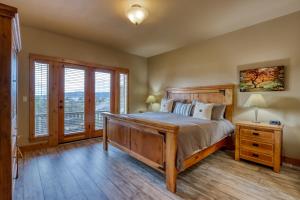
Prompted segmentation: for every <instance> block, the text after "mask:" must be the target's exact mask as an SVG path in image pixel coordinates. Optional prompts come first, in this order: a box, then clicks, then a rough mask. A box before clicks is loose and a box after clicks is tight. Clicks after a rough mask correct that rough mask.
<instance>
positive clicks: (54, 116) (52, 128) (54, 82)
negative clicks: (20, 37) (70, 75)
mask: <svg viewBox="0 0 300 200" xmlns="http://www.w3.org/2000/svg"><path fill="white" fill-rule="evenodd" d="M34 61H36V62H39V61H40V62H42V63H47V64H49V122H48V124H49V134H48V136H45V137H42V138H38V139H37V138H35V137H34V136H35V135H34V130H33V129H32V128H30V136H29V138H30V142H44V143H48V144H49V145H50V146H56V145H58V144H59V143H60V142H61V141H60V138H59V137H60V134H59V128H60V127H59V124H60V122H59V119H58V118H59V114H60V111H59V100H60V99H58V97H59V96H61V94H60V92H61V91H60V90H61V89H60V87H62V86H63V85H62V84H61V81H62V80H63V79H62V78H64V77H61V72H60V70H61V68H62V67H63V66H64V65H69V66H79V67H85V68H86V69H87V71H86V72H87V73H86V74H88V79H87V80H89V81H88V83H87V84H89V85H90V87H89V90H88V92H89V94H90V104H89V105H88V107H89V109H90V110H91V112H92V111H93V109H94V108H93V105H92V103H93V101H94V99H93V95H92V93H93V88H94V82H93V81H94V80H93V79H94V77H93V74H94V72H95V71H103V72H105V71H107V72H111V73H112V76H111V89H112V92H111V102H112V105H111V112H112V113H118V112H119V104H120V99H119V92H120V90H119V88H120V86H119V84H120V83H119V76H120V74H127V78H128V80H127V81H128V91H127V111H128V109H129V70H128V69H127V68H122V67H118V66H105V65H101V64H94V63H88V62H82V61H78V60H71V59H65V58H60V57H53V56H44V55H39V54H32V53H31V54H29V62H30V63H29V64H30V69H32V67H33V63H34ZM33 81H34V74H33V75H32V72H30V87H31V88H32V82H33ZM31 93H32V92H31V90H30V94H29V99H30V100H31V99H32V97H33V96H32V94H31ZM59 98H61V97H59ZM33 111H34V110H32V105H31V106H30V119H29V120H30V127H33V126H34V124H33V126H32V123H33V122H34V115H32V113H33ZM92 113H93V112H92ZM93 118H94V117H93V114H91V115H90V116H89V117H86V119H88V121H89V124H90V127H91V129H90V130H89V133H88V138H89V137H99V136H101V133H102V131H97V132H99V133H100V134H99V133H98V134H96V133H93V131H94V130H93V123H94V119H93ZM85 138H86V137H84V138H83V137H77V138H76V137H74V138H73V139H74V140H75V139H85ZM68 141H71V139H70V140H68Z"/></svg>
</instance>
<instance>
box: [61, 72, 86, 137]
mask: <svg viewBox="0 0 300 200" xmlns="http://www.w3.org/2000/svg"><path fill="white" fill-rule="evenodd" d="M64 77H65V80H64V133H65V134H66V135H67V134H71V133H77V132H84V131H85V70H83V69H75V68H67V67H66V68H65V69H64Z"/></svg>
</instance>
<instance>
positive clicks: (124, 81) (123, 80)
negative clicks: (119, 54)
mask: <svg viewBox="0 0 300 200" xmlns="http://www.w3.org/2000/svg"><path fill="white" fill-rule="evenodd" d="M127 106H128V74H124V73H120V114H126V113H127V110H128V107H127Z"/></svg>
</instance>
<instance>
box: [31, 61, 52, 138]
mask: <svg viewBox="0 0 300 200" xmlns="http://www.w3.org/2000/svg"><path fill="white" fill-rule="evenodd" d="M48 83H49V64H45V63H40V62H34V127H35V130H34V134H35V136H45V135H48V117H49V115H48V108H49V104H48V97H49V95H48Z"/></svg>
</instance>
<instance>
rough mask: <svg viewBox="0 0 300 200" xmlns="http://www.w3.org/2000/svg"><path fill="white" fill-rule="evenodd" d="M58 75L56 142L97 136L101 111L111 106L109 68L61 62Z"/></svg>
mask: <svg viewBox="0 0 300 200" xmlns="http://www.w3.org/2000/svg"><path fill="white" fill-rule="evenodd" d="M60 79H61V80H60V97H59V118H60V119H59V133H60V134H59V141H60V143H62V142H69V141H74V140H79V139H84V138H90V137H96V136H101V135H102V129H103V118H102V116H101V113H102V112H106V111H108V112H109V111H111V110H113V109H114V108H113V103H112V102H113V101H112V87H111V85H112V72H111V71H108V70H93V69H91V68H86V67H82V66H70V65H64V66H63V67H62V69H61V70H60Z"/></svg>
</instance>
